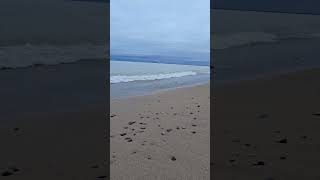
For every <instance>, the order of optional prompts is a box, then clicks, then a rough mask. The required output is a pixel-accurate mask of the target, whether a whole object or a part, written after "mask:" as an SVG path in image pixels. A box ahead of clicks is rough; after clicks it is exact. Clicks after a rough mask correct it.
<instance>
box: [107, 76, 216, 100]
mask: <svg viewBox="0 0 320 180" xmlns="http://www.w3.org/2000/svg"><path fill="white" fill-rule="evenodd" d="M208 84H210V80H208V82H202V83H197V84H192V85H183V86H178V87H172V88H166V89H161V90H156V91H153V92H149V93H146V94H141V95H129V96H126V97H110V102H112V101H123V100H127V99H132V98H139V97H144V96H154V95H158V94H162V93H166V92H170V91H176V90H179V89H185V88H192V87H198V86H205V85H208Z"/></svg>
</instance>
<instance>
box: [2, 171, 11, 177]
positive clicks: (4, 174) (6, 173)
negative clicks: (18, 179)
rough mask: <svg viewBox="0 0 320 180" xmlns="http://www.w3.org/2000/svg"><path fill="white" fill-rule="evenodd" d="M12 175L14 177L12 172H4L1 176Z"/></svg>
mask: <svg viewBox="0 0 320 180" xmlns="http://www.w3.org/2000/svg"><path fill="white" fill-rule="evenodd" d="M11 175H13V173H12V172H10V171H4V172H3V173H1V176H11Z"/></svg>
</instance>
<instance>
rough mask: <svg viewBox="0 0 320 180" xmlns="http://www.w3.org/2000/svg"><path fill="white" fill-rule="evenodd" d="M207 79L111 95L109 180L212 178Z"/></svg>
mask: <svg viewBox="0 0 320 180" xmlns="http://www.w3.org/2000/svg"><path fill="white" fill-rule="evenodd" d="M209 97H210V93H209V84H206V85H200V86H195V87H187V88H179V89H176V90H169V91H164V92H159V93H156V94H153V95H146V96H139V97H131V98H127V99H119V100H112V101H111V104H110V105H111V107H110V108H111V110H110V116H111V117H110V136H111V137H110V171H111V179H112V180H122V179H123V180H124V179H125V180H127V179H132V180H134V179H137V180H144V179H154V180H156V179H176V180H179V179H181V180H188V179H199V180H201V179H203V180H204V179H210V167H209V166H210V165H209V163H210V162H209V159H210V122H209V119H210V118H209V115H210V112H209V109H210V99H209Z"/></svg>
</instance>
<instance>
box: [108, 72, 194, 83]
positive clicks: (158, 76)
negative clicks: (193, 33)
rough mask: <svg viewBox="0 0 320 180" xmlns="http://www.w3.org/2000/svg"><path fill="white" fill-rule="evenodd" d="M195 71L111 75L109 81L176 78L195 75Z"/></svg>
mask: <svg viewBox="0 0 320 180" xmlns="http://www.w3.org/2000/svg"><path fill="white" fill-rule="evenodd" d="M196 74H197V73H196V72H193V71H185V72H177V73H168V74H156V75H155V74H154V75H135V76H111V77H110V82H111V83H112V84H115V83H122V82H132V81H148V80H149V81H151V80H160V79H168V78H178V77H183V76H192V75H196Z"/></svg>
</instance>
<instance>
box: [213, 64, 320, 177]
mask: <svg viewBox="0 0 320 180" xmlns="http://www.w3.org/2000/svg"><path fill="white" fill-rule="evenodd" d="M319 77H320V70H319V69H313V70H308V71H299V72H295V73H290V74H283V75H278V76H274V77H268V78H264V79H258V80H251V81H242V82H239V83H236V84H232V85H226V86H223V87H215V88H214V89H213V93H214V97H213V98H214V99H213V110H214V111H213V114H212V122H211V123H213V124H212V127H213V129H211V131H212V133H213V134H214V135H213V149H212V150H213V154H212V155H213V160H214V161H213V163H212V165H213V170H214V174H213V177H214V178H215V179H219V180H230V179H237V180H241V179H245V180H251V179H252V180H257V179H268V180H271V179H291V180H294V179H300V180H301V179H308V180H312V179H319V172H318V166H319V162H320V161H319V160H320V159H319V147H320V146H319V145H320V144H319V138H320V133H319V126H320V121H319V117H320V116H319V112H320V109H319V105H320V95H319V88H320V87H319V83H318V81H319Z"/></svg>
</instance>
